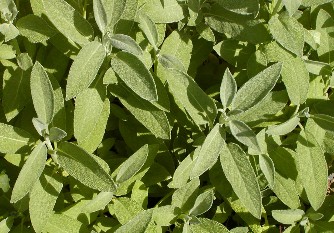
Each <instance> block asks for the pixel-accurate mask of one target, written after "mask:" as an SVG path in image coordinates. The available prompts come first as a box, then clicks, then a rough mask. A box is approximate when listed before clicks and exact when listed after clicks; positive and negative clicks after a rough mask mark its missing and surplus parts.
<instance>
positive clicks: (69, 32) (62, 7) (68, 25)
mask: <svg viewBox="0 0 334 233" xmlns="http://www.w3.org/2000/svg"><path fill="white" fill-rule="evenodd" d="M43 4H44V9H45V12H44V13H45V15H46V16H47V17H48V19H49V20H50V21H51V22H52V23H53V25H54V26H55V27H56V28H57V29H58V30H59V31H60V32H61V33H62V34H63V35H64V36H66V37H67V38H68V39H71V40H72V41H74V42H75V43H78V44H80V45H85V44H87V43H88V42H89V41H90V40H91V39H93V35H94V31H93V28H92V26H91V25H90V24H89V23H88V21H86V19H84V18H83V17H82V16H81V15H80V13H79V12H77V11H76V10H75V9H74V8H73V7H72V6H71V5H70V4H68V3H67V2H66V1H64V0H43Z"/></svg>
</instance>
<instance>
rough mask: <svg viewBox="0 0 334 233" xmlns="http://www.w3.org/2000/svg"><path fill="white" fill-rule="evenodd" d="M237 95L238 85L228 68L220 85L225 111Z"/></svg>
mask: <svg viewBox="0 0 334 233" xmlns="http://www.w3.org/2000/svg"><path fill="white" fill-rule="evenodd" d="M236 93H237V83H236V82H235V79H234V78H233V76H232V74H231V72H230V70H229V69H228V68H227V69H226V70H225V73H224V76H223V80H222V83H221V85H220V100H221V102H222V104H223V107H224V109H226V108H228V107H229V106H230V104H231V103H232V101H233V99H234V96H235V94H236Z"/></svg>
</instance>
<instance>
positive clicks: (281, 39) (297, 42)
mask: <svg viewBox="0 0 334 233" xmlns="http://www.w3.org/2000/svg"><path fill="white" fill-rule="evenodd" d="M268 25H269V30H270V32H271V34H272V35H273V37H274V39H275V40H276V41H277V42H278V43H279V44H281V45H282V46H283V47H284V48H285V49H287V50H289V51H291V52H293V53H294V54H296V55H297V56H299V57H301V56H303V48H304V29H303V26H302V25H301V24H300V23H299V22H298V21H297V20H296V19H295V18H293V17H289V16H286V15H280V16H277V15H275V16H273V17H271V19H270V20H269V23H268Z"/></svg>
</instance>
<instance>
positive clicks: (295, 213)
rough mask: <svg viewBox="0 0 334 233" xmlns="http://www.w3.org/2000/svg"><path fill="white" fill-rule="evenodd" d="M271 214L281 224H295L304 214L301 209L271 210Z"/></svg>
mask: <svg viewBox="0 0 334 233" xmlns="http://www.w3.org/2000/svg"><path fill="white" fill-rule="evenodd" d="M271 213H272V216H273V218H274V219H275V220H277V221H278V222H280V223H283V224H295V223H296V222H298V221H299V220H301V219H302V218H303V216H304V214H305V212H304V211H303V210H300V209H295V210H273V211H272V212H271Z"/></svg>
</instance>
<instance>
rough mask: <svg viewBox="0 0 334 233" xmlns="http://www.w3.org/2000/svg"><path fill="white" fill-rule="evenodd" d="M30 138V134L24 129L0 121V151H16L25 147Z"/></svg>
mask: <svg viewBox="0 0 334 233" xmlns="http://www.w3.org/2000/svg"><path fill="white" fill-rule="evenodd" d="M32 140H33V138H32V136H31V135H30V134H29V133H27V132H26V131H24V130H22V129H20V128H17V127H13V126H11V125H7V124H3V123H0V152H2V153H16V152H18V151H19V150H20V149H23V148H24V147H27V146H28V144H29V143H30V142H31V141H32Z"/></svg>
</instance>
